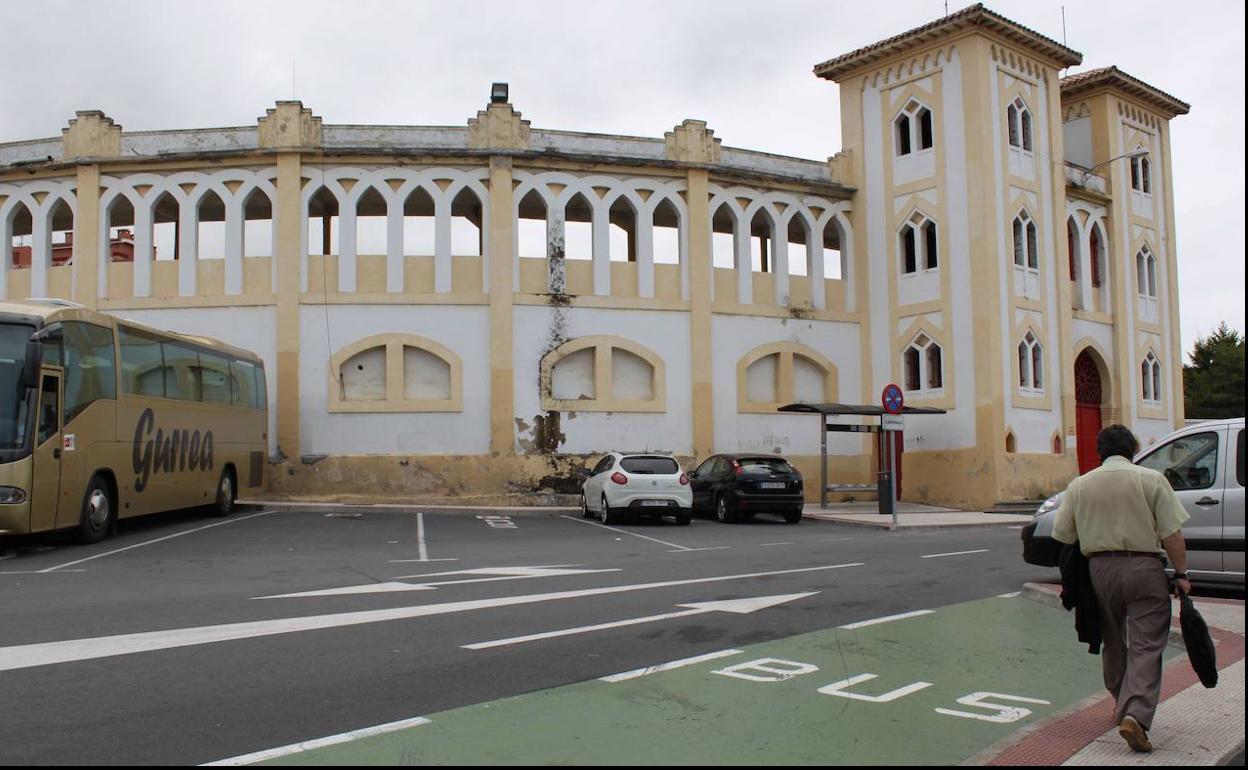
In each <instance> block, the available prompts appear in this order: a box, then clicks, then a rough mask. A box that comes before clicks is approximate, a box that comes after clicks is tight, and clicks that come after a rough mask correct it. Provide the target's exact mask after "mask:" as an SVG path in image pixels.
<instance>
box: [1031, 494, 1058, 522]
mask: <svg viewBox="0 0 1248 770" xmlns="http://www.w3.org/2000/svg"><path fill="white" fill-rule="evenodd" d="M1061 504H1062V495H1061V493H1058V494H1056V495H1053V496H1052V497H1050V498H1049V499H1048V500H1045V501H1044V502H1043V503H1040V507H1039V508H1037V509H1036V515H1037V516H1043V515H1044V514H1046V513H1050V512H1052V511H1055V510H1057V506H1059V505H1061Z"/></svg>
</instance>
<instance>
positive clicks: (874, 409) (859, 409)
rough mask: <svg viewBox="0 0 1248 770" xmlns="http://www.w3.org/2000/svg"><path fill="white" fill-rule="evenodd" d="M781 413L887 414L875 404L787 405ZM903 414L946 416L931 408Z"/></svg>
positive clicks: (907, 410)
mask: <svg viewBox="0 0 1248 770" xmlns="http://www.w3.org/2000/svg"><path fill="white" fill-rule="evenodd" d="M778 411H781V412H799V413H805V414H822V415H824V416H825V417H826V416H827V415H842V416H848V415H859V416H862V417H879V416H880V415H883V414H887V412H885V411H884V407H882V406H877V405H874V404H806V403H797V404H785V405H784V406H782V407H780V409H779V410H778ZM901 413H902V414H945V410H944V409H936V408H935V407H930V406H906V407H902V409H901Z"/></svg>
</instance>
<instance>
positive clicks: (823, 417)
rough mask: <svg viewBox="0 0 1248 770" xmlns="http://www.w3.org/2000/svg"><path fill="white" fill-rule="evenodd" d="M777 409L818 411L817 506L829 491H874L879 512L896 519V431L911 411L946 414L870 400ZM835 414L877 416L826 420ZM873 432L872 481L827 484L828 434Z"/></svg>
mask: <svg viewBox="0 0 1248 770" xmlns="http://www.w3.org/2000/svg"><path fill="white" fill-rule="evenodd" d="M779 411H781V412H789V413H793V412H796V413H799V414H817V415H819V423H820V425H819V507H821V508H827V507H828V493H829V492H875V493H876V498H877V499H878V501H879V512H880V513H881V514H885V515H891V516H892V517H893V523H894V525H895V524H896V522H897V500H896V490H897V487H896V485H895V484H894V483H893V479H894V478H896V475H897V471H898V468H897V467H896V465H897V452H896V447H897V443H896V442H898V441H900V440H901V439H900V437H899V436H898V434H899V433H901V431H902V430H903V429H904V427H905V417H906V415H911V414H945V410H944V409H934V408H931V407H919V406H906V407H902V409H901V411H900V412H899V413H897V414H889V413H888V412H886V411H885V410H884V408H883V407H881V406H873V405H871V404H787V405H785V406H782V407H780V409H779ZM834 417H876V418H878V420H879V421H878V422H876V423H874V424H872V423H869V422H868V423H866V424H859V423H853V424H848V423H843V422H835V421H829V418H834ZM829 433H873V434H875V446H876V450H877V452H878V454H879V457H880V458H881V462H880V463H879V465H878V470H877V472H876V483H875V484H874V485H872V484H828V434H829Z"/></svg>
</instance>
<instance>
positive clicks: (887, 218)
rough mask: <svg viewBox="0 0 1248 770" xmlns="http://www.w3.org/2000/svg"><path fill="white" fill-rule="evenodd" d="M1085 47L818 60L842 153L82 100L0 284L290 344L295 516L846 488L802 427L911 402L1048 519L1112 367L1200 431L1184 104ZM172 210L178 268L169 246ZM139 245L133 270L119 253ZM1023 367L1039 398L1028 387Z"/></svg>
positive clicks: (915, 445)
mask: <svg viewBox="0 0 1248 770" xmlns="http://www.w3.org/2000/svg"><path fill="white" fill-rule="evenodd" d="M1079 58H1080V57H1079V55H1078V54H1077V53H1075V52H1073V51H1070V50H1068V49H1066V48H1064V47H1062V46H1060V45H1059V44H1057V43H1054V42H1053V41H1050V40H1047V39H1046V38H1043V37H1042V36H1040V35H1037V34H1036V33H1034V32H1031V31H1029V30H1026V29H1024V28H1022V27H1020V26H1018V25H1016V24H1014V23H1013V22H1010V21H1008V20H1006V19H1003V18H1002V17H999V16H997V15H995V14H993V13H992V12H990V11H987V10H985V9H983V8H982V7H980V6H976V7H974V8H970V9H967V10H966V11H962V12H959V13H957V14H954V15H953V16H950V17H946V18H945V19H942V20H940V21H938V22H935V23H934V24H931V25H928V26H927V27H924V28H920V29H919V30H914V31H912V32H910V33H906V34H905V35H902V36H899V37H898V38H894V39H892V40H891V41H886V42H885V43H882V44H879V45H877V46H872V47H869V48H866V49H863V50H862V51H858V52H855V53H852V54H848V55H846V56H843V57H840V58H839V59H834V60H832V61H830V62H827V63H825V64H822V65H819V66H818V67H816V73H817V74H818V75H820V76H821V77H825V78H828V79H830V80H833V81H835V82H837V83H838V84H839V86H840V96H841V115H842V134H843V138H844V143H845V148H844V150H843V151H842V152H839V153H837V154H836V155H835V156H833V157H831V158H829V159H828V160H827V161H826V162H817V161H809V160H802V159H797V158H789V157H780V156H775V155H769V154H764V153H757V152H751V151H746V150H738V149H732V148H726V147H722V146H721V144H720V141H719V140H718V139H716V138H715V137H714V135H713V132H712V131H710V130H708V128H707V127H706V125H705V124H703V123H701V122H698V121H692V120H686V121H684V122H683V123H682V124H681V125H679V126H677V127H676V128H675V129H674V130H673V131H671V132H669V133H668V134H667V135H666V136H665V137H663V138H661V139H659V138H654V139H648V138H637V137H621V136H604V135H589V134H579V133H571V132H560V131H547V130H540V129H535V128H532V127H530V125H529V123H528V121H525V120H523V119H522V118H521V116H520V114H519V113H517V112H516V111H515V110H514V109H513V108H512V107H511V105H510V104H506V103H491V104H490V105H489V106H488V107H487V109H485V110H483V111H482V112H480V113H478V115H477V116H475V117H474V118H472V119H471V120H469V121H468V125H467V126H466V127H460V128H455V127H397V126H333V125H323V124H322V122H321V119H320V118H319V117H317V116H315V115H314V114H313V113H312V111H311V110H309V109H307V108H305V107H303V105H302V104H300V103H298V102H279V103H278V104H277V105H276V107H275V108H274V109H271V110H268V112H267V114H266V115H265V116H264V117H262V118H260V119H259V121H258V123H257V125H255V126H252V127H244V128H232V129H198V130H186V131H162V132H123V131H122V129H121V127H120V126H118V125H116V124H114V123H113V121H112V120H110V119H109V118H108V117H106V116H104V115H102V114H101V113H98V112H80V113H78V115H77V116H76V117H75V118H74V119H73V120H71V121H70V124H69V126H68V127H67V128H65V129H64V131H63V136H62V137H61V138H59V139H48V140H35V141H26V142H14V143H8V144H0V243H3V244H10V243H13V242H14V239H15V238H19V239H20V238H26V239H27V241H22V242H23V243H26V242H29V244H30V245H31V247H32V262H31V267H30V268H29V269H15V268H13V267H12V263H11V261H10V260H4V262H5V267H4V269H3V271H0V298H10V299H20V298H25V297H29V296H55V297H64V298H67V299H72V300H74V301H76V302H79V303H81V304H83V305H85V306H87V307H89V308H95V309H100V310H104V311H108V312H112V313H116V314H118V315H121V316H125V317H128V318H133V319H135V320H138V321H141V322H144V323H147V324H149V325H153V326H157V327H162V328H168V329H173V330H177V331H181V332H189V333H201V334H207V335H210V336H213V337H217V338H219V339H223V340H226V341H228V342H230V343H232V344H235V345H238V346H241V347H244V348H247V349H250V350H254V351H255V352H257V353H259V354H260V355H261V356H262V357H263V358H264V360H265V361H266V362H267V367H268V370H269V378H268V382H269V388H270V394H269V395H270V421H271V423H272V424H271V426H270V431H269V436H270V449H271V452H272V455H273V463H274V466H273V467H272V468H271V473H270V474H269V477H270V478H271V480H272V481H271V485H272V491H273V492H274V493H277V494H286V495H292V496H302V495H317V496H324V495H335V496H359V497H373V498H411V497H432V496H461V497H468V496H476V495H482V496H499V495H504V494H509V493H527V492H533V491H539V490H542V489H556V490H570V489H573V488H575V486H576V482H575V479H576V478H577V469H578V468H580V467H583V466H584V465H585V459H586V456H587V455H593V454H597V453H601V452H604V451H609V450H626V451H631V450H665V451H670V452H673V453H675V454H677V455H678V456H681V457H682V458H685V459H687V460H692V459H693V458H701V457H705V456H707V455H709V454H711V453H714V452H728V451H732V452H737V451H765V452H773V451H776V450H777V449H778V450H779V451H781V452H783V453H784V454H785V455H786V456H788V457H790V458H791V459H793V460H794V461H795V462H796V463H797V464H798V465H799V467H801V468H802V469H803V470H804V472H805V473H806V474H807V476H808V477H817V474H818V470H817V456H818V451H819V438H820V437H819V431H818V428H817V427H816V425H815V424H814V423H815V421H814V420H813V419H812V418H810V417H808V416H801V415H781V414H777V413H775V408H776V407H777V406H779V405H782V404H784V403H786V402H789V401H829V402H842V403H876V402H877V401H878V398H879V393H880V390H881V389H882V388H883V386H884V385H885V384H887V383H889V382H906V383H907V384H908V385H909V384H914V385H916V387H914V388H912V389H911V392H909V393H907V399H908V403H910V404H914V405H919V406H939V407H943V408H945V409H947V410H948V413H947V414H946V415H941V416H932V417H922V418H911V419H910V422H909V423H908V425H907V431H906V437H905V440H906V455H905V457H906V460H905V470H904V478H903V484H904V489H903V495H904V497H905V498H906V499H915V500H927V501H933V502H940V503H946V504H955V505H966V506H984V505H990V504H992V503H993V502H996V501H998V500H1002V499H1012V498H1021V497H1034V496H1037V495H1040V494H1043V493H1046V492H1049V491H1051V490H1053V489H1055V488H1057V487H1058V486H1060V485H1061V484H1063V483H1064V482H1065V481H1066V480H1068V479H1069V478H1070V477H1071V476H1073V475H1074V474H1075V473H1076V471H1077V463H1076V445H1077V443H1078V439H1077V435H1076V416H1075V415H1076V403H1075V376H1074V367H1075V360H1076V357H1077V356H1078V355H1079V354H1080V353H1081V352H1082V351H1083V350H1085V349H1090V350H1092V351H1094V353H1095V356H1096V360H1097V366H1098V372H1099V373H1100V374H1101V375H1102V382H1101V384H1102V402H1103V403H1102V404H1101V408H1102V413H1103V415H1102V416H1103V418H1104V419H1106V420H1116V421H1117V420H1120V421H1123V422H1126V423H1127V424H1129V425H1131V426H1132V427H1133V428H1135V429H1136V430H1137V432H1139V433H1140V434H1141V438H1142V439H1143V440H1145V441H1147V440H1149V439H1152V438H1157V437H1160V436H1161V435H1164V434H1165V433H1167V432H1169V430H1171V429H1172V428H1173V427H1174V426H1176V425H1178V424H1181V422H1182V417H1183V414H1182V390H1181V371H1182V370H1181V364H1180V360H1181V359H1180V349H1179V345H1178V339H1179V336H1178V299H1177V287H1176V272H1177V271H1176V254H1175V250H1174V206H1173V201H1172V195H1171V190H1172V186H1171V183H1170V173H1169V171H1170V145H1169V133H1168V121H1169V119H1170V118H1172V117H1174V116H1175V115H1176V114H1180V113H1183V112H1186V105H1184V104H1183V103H1182V102H1179V101H1178V100H1175V99H1173V97H1168V96H1166V95H1165V94H1163V93H1161V92H1159V91H1157V90H1156V89H1152V88H1151V87H1148V86H1146V85H1144V84H1141V83H1139V82H1138V81H1135V80H1133V79H1131V78H1129V76H1125V75H1123V74H1122V73H1119V72H1118V71H1117V70H1113V71H1108V72H1101V73H1090V75H1092V77H1083V78H1082V79H1080V78H1079V77H1076V78H1069V79H1067V80H1066V81H1063V80H1062V79H1061V78H1060V77H1059V72H1060V70H1061V69H1062V68H1064V67H1068V66H1071V65H1073V64H1076V63H1078V61H1079ZM1016 104H1024V105H1025V106H1026V110H1027V113H1028V115H1029V118H1030V123H1029V126H1028V129H1027V136H1028V140H1027V142H1026V143H1027V144H1028V145H1029V147H1030V149H1024V148H1023V147H1021V144H1022V142H1021V139H1020V137H1019V136H1016V135H1017V134H1018V131H1017V130H1016V131H1014V132H1013V133H1011V129H1010V124H1011V123H1013V125H1015V127H1016V128H1018V126H1020V125H1021V124H1020V123H1019V118H1018V114H1019V113H1018V110H1017V108H1016V109H1015V111H1014V112H1013V113H1010V112H1009V110H1008V107H1009V105H1016ZM925 111H926V112H925ZM903 115H904V116H907V117H906V120H905V121H903V122H904V123H905V127H906V130H907V131H908V139H907V140H906V141H907V143H908V150H909V151H908V152H906V153H904V154H900V153H899V150H900V149H901V146H902V145H901V142H902V140H901V138H900V135H899V128H898V125H899V123H898V121H899V120H900V119H901V116H903ZM1012 139H1013V140H1015V144H1012V143H1011V140H1012ZM1016 144H1018V145H1020V146H1016ZM1066 145H1072V146H1076V147H1077V148H1078V149H1077V153H1078V154H1079V157H1080V158H1081V159H1082V160H1079V161H1078V162H1079V163H1080V164H1081V165H1082V166H1084V167H1085V168H1086V169H1090V170H1088V171H1082V170H1079V169H1078V168H1075V167H1073V166H1071V165H1069V164H1067V163H1065V162H1064V159H1068V158H1071V153H1070V152H1067V151H1066V150H1065V149H1064V147H1065V146H1066ZM1141 149H1146V150H1147V151H1148V152H1147V155H1144V154H1143V153H1142V152H1141ZM1128 154H1129V155H1130V157H1125V158H1121V159H1119V160H1115V161H1112V162H1110V163H1107V164H1105V163H1103V161H1106V160H1109V159H1110V158H1114V157H1115V156H1120V155H1128ZM1141 158H1147V159H1148V160H1149V161H1150V167H1149V174H1150V176H1149V184H1148V187H1149V192H1147V193H1144V192H1143V191H1138V190H1133V189H1132V177H1131V173H1132V172H1131V164H1132V163H1135V164H1137V170H1136V183H1137V187H1138V186H1140V180H1139V177H1140V174H1141V171H1140V170H1139V169H1138V163H1139V160H1140V159H1141ZM1020 214H1025V220H1020V221H1024V222H1026V223H1030V224H1031V225H1032V226H1033V230H1034V235H1031V236H1030V238H1031V240H1030V241H1028V239H1027V237H1024V251H1025V252H1026V254H1025V255H1024V259H1023V264H1022V265H1021V266H1020V265H1016V264H1015V253H1014V248H1013V226H1014V224H1013V223H1014V222H1015V220H1016V219H1018V217H1019V215H1020ZM415 220H421V221H423V222H425V223H427V224H428V225H429V226H430V229H431V233H432V237H431V238H429V239H428V240H427V242H426V245H424V246H422V247H419V248H417V247H414V245H413V241H414V240H415V239H414V238H413V237H412V236H410V235H409V233H411V232H412V230H411V228H412V227H414V225H413V222H414V221H415ZM261 221H263V222H267V223H269V224H267V225H266V227H265V228H264V229H256V227H255V225H256V223H257V222H261ZM366 221H367V222H368V223H369V225H368V226H369V227H371V228H372V230H371V231H370V232H372V233H373V236H370V237H368V238H364V237H360V236H359V235H358V233H360V232H362V230H361V228H362V227H363V226H364V223H365V222H366ZM171 223H172V226H174V227H175V229H176V235H175V236H174V238H175V240H176V257H177V258H176V259H168V258H166V257H168V256H169V254H167V253H165V254H157V255H155V258H154V257H153V244H154V239H155V236H154V233H155V232H156V230H157V228H158V227H160V226H164V227H166V228H168V227H170V226H171ZM208 223H212V227H214V228H215V232H216V233H217V236H216V237H215V238H214V239H212V240H211V244H212V245H211V247H210V246H209V239H206V238H204V237H202V234H203V233H204V232H205V230H204V227H205V225H206V224H208ZM326 223H328V225H327V224H326ZM464 223H470V224H471V226H472V228H475V232H477V233H478V238H477V239H476V242H475V243H473V244H470V245H468V246H466V245H465V242H464V241H463V240H462V239H457V236H456V235H455V233H458V232H459V231H460V229H462V228H463V227H464ZM118 227H125V228H128V229H132V230H133V234H134V243H135V249H134V252H135V255H136V256H135V259H134V261H133V262H129V261H127V262H112V261H110V259H109V243H110V233H112V232H114V231H115V230H116V229H117V228H118ZM535 227H536V228H537V230H536V231H535V230H534V228H535ZM906 228H913V234H914V235H913V238H912V239H911V240H909V241H907V238H906V237H905V235H904V231H905V230H906ZM1033 230H1027V229H1026V227H1024V232H1025V233H1031V232H1033ZM70 231H72V233H73V236H74V238H73V240H74V257H73V260H72V263H71V264H68V265H64V266H53V265H52V264H51V260H50V258H49V254H50V251H51V244H52V242H53V238H54V235H53V234H54V233H58V232H70ZM1094 231H1095V232H1096V233H1098V238H1099V240H1098V241H1097V244H1096V246H1097V249H1099V250H1097V251H1096V254H1095V255H1093V254H1092V253H1091V252H1092V249H1090V248H1086V247H1085V245H1084V244H1087V243H1088V238H1089V237H1090V234H1091V233H1092V232H1094ZM534 232H539V233H540V237H539V238H538V241H537V242H538V244H539V245H538V246H537V247H536V248H533V247H532V245H531V244H532V243H533V241H532V237H531V235H532V233H534ZM257 233H259V235H257ZM574 233H575V234H577V236H578V237H576V238H573V237H572V235H573V234H574ZM1070 233H1073V235H1070V237H1068V235H1069V234H1070ZM326 236H328V237H326ZM259 241H263V242H262V243H261V242H259ZM1072 242H1073V244H1074V249H1075V251H1076V252H1077V253H1076V254H1075V262H1076V268H1077V269H1076V271H1075V272H1076V279H1075V280H1072V279H1071V277H1070V271H1069V270H1068V269H1067V265H1068V261H1069V258H1070V257H1069V254H1070V251H1071V243H1072ZM209 248H212V249H215V252H214V253H207V252H206V249H209ZM907 250H910V251H909V252H908V251H907ZM166 251H168V250H166ZM911 252H913V254H911ZM1142 253H1143V254H1145V255H1146V257H1148V258H1151V262H1148V261H1145V262H1142V263H1141V264H1142V265H1143V274H1144V276H1145V283H1144V287H1145V288H1144V290H1141V288H1140V284H1139V283H1138V281H1137V270H1136V264H1137V256H1139V255H1140V254H1142ZM908 255H910V256H913V257H914V259H912V260H911V262H910V263H908V262H907V258H908ZM1028 258H1031V259H1032V262H1031V263H1029V262H1028ZM1094 259H1095V260H1101V261H1099V262H1097V275H1098V276H1099V280H1098V281H1097V285H1096V286H1095V287H1093V286H1091V285H1090V283H1089V282H1088V281H1083V282H1081V279H1080V276H1088V277H1089V280H1090V276H1091V274H1092V272H1093V271H1092V268H1091V266H1090V265H1091V262H1090V261H1091V260H1094ZM916 260H917V262H916ZM1149 265H1151V266H1152V271H1153V272H1152V273H1149ZM1149 275H1152V276H1153V279H1152V284H1151V287H1150V285H1149V282H1148V277H1149ZM1085 284H1087V285H1085ZM1028 335H1030V336H1028ZM1024 339H1026V340H1027V345H1028V346H1029V347H1028V348H1027V351H1028V354H1027V356H1026V360H1025V361H1023V359H1022V358H1020V356H1019V354H1018V348H1019V344H1020V343H1021V342H1023V341H1024ZM911 348H913V349H914V352H913V353H908V351H909V350H910V349H911ZM1031 351H1038V352H1036V353H1035V354H1034V356H1033V353H1032V352H1031ZM1150 355H1151V356H1152V357H1151V358H1149V356H1150ZM1036 361H1038V362H1040V363H1039V364H1035V362H1036ZM1146 361H1148V362H1150V363H1149V365H1150V366H1151V365H1152V363H1156V364H1157V365H1158V366H1159V376H1160V378H1161V379H1160V380H1158V382H1159V383H1160V387H1154V386H1153V380H1152V374H1153V370H1152V369H1149V370H1148V372H1149V386H1150V387H1149V390H1148V393H1147V395H1148V398H1147V399H1145V398H1144V396H1143V393H1144V391H1142V390H1141V387H1142V383H1141V378H1142V376H1143V375H1142V372H1143V371H1145V370H1144V369H1143V368H1142V365H1143V364H1144V363H1145V362H1146ZM916 362H917V366H918V367H919V369H917V370H914V371H910V369H912V368H913V367H914V366H915V365H916ZM1020 366H1024V368H1025V369H1027V372H1026V374H1028V377H1029V378H1030V377H1032V375H1033V374H1034V372H1033V370H1032V367H1033V366H1035V367H1036V368H1035V371H1038V372H1040V373H1041V376H1040V377H1039V379H1038V380H1037V379H1028V381H1027V387H1021V386H1020V377H1021V376H1022V375H1023V374H1024V372H1020V369H1019V367H1020ZM836 435H840V436H846V435H847V434H836ZM829 445H830V448H831V451H832V452H833V453H834V456H833V459H832V461H831V464H830V476H831V478H833V479H834V480H836V481H844V482H854V483H868V482H870V481H872V476H873V469H874V467H875V458H874V457H873V456H872V447H871V443H870V442H868V441H865V440H860V439H858V438H844V439H838V440H833V441H830V442H829ZM811 490H812V493H817V490H815V489H814V488H813V487H812V488H811Z"/></svg>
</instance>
